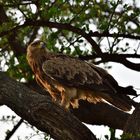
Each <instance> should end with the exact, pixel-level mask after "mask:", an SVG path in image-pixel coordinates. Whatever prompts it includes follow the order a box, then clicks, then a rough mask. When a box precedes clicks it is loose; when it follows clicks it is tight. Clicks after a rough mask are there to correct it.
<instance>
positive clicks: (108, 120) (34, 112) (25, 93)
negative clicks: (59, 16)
mask: <svg viewBox="0 0 140 140" xmlns="http://www.w3.org/2000/svg"><path fill="white" fill-rule="evenodd" d="M35 90H36V91H37V92H36V91H35ZM40 93H41V94H40ZM0 104H5V105H7V106H8V107H9V108H11V109H12V110H13V111H14V112H15V113H16V114H18V115H19V116H21V117H22V118H23V119H25V120H26V121H28V122H29V123H30V124H31V125H33V126H36V127H37V128H38V129H39V130H41V131H44V132H46V133H49V134H50V135H51V137H53V138H54V139H57V140H59V139H60V140H63V139H64V140H65V139H70V140H75V139H76V140H85V139H86V140H95V139H96V138H95V136H94V135H93V134H92V133H91V131H90V130H89V129H88V128H87V127H86V126H85V125H83V124H82V123H81V121H82V122H85V123H88V124H93V125H95V124H98V125H108V126H110V127H112V128H115V129H123V127H124V125H125V123H126V121H127V119H128V117H129V116H130V115H129V114H128V113H125V112H122V111H120V110H118V109H116V108H114V107H112V106H110V105H108V104H105V103H99V104H96V105H94V104H90V103H87V102H85V101H82V102H80V107H79V108H78V109H70V111H71V112H72V113H73V114H74V115H75V116H76V117H77V118H78V119H77V118H76V117H75V116H74V115H72V113H70V112H69V111H66V110H64V109H63V108H62V107H60V106H59V105H57V104H56V103H54V102H52V100H51V98H50V97H49V96H48V94H46V92H45V91H44V90H43V91H41V90H40V88H38V90H37V88H36V85H34V88H31V87H30V86H29V88H28V87H27V86H25V85H24V84H22V83H19V82H17V81H15V80H13V79H11V78H9V77H8V76H6V74H4V73H2V72H0ZM79 120H80V121H79Z"/></svg>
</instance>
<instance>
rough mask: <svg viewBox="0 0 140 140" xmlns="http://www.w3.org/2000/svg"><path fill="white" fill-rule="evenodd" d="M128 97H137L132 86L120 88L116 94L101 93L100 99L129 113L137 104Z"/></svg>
mask: <svg viewBox="0 0 140 140" xmlns="http://www.w3.org/2000/svg"><path fill="white" fill-rule="evenodd" d="M128 95H133V96H137V94H136V91H135V90H134V89H133V87H132V86H128V87H125V88H123V87H120V88H119V90H117V93H114V94H113V93H112V94H108V93H103V94H102V97H103V98H104V99H105V100H106V101H107V102H109V103H111V104H112V105H114V106H115V107H117V108H119V109H121V110H123V111H130V110H131V109H132V106H134V107H136V106H137V104H138V103H136V102H135V101H133V100H132V99H131V98H130V97H129V96H128Z"/></svg>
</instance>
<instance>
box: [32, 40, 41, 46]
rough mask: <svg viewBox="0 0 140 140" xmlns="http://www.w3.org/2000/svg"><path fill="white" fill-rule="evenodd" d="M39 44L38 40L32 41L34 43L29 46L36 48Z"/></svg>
mask: <svg viewBox="0 0 140 140" xmlns="http://www.w3.org/2000/svg"><path fill="white" fill-rule="evenodd" d="M39 43H40V41H39V40H37V41H34V42H33V43H32V44H31V46H33V47H36V46H37V45H38V44H39Z"/></svg>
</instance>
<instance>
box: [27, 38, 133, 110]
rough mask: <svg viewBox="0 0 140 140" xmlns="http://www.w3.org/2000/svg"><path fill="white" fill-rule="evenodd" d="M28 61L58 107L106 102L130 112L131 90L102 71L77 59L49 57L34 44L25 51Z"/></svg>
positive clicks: (60, 55) (48, 53) (59, 55)
mask: <svg viewBox="0 0 140 140" xmlns="http://www.w3.org/2000/svg"><path fill="white" fill-rule="evenodd" d="M27 60H28V63H29V65H30V66H31V68H32V70H33V72H34V74H35V78H36V80H37V82H38V83H39V84H40V85H41V86H43V87H44V88H45V89H46V90H47V91H48V92H49V93H50V95H51V96H52V98H53V100H61V105H62V106H64V107H65V108H69V106H70V104H71V105H72V107H73V108H77V107H78V105H79V104H78V101H79V100H80V99H82V100H87V101H89V102H91V103H96V102H104V101H107V102H109V103H111V104H112V105H114V106H116V107H118V108H119V109H121V110H124V111H129V110H130V109H131V106H132V104H133V103H134V102H133V100H131V99H130V98H129V96H127V94H128V95H134V96H135V95H136V91H135V90H133V87H131V86H128V87H120V86H119V85H118V83H117V82H116V80H115V79H114V78H113V77H112V76H111V75H109V74H108V73H107V71H105V70H104V69H102V68H99V67H97V66H95V65H93V64H91V63H88V62H85V61H82V60H79V59H78V58H74V57H70V56H66V55H63V54H56V53H52V52H50V51H49V50H47V48H46V47H45V44H44V42H42V41H40V40H37V41H34V42H32V43H31V44H30V45H29V46H28V48H27Z"/></svg>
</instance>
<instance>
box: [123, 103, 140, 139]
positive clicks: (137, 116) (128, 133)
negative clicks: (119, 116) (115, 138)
mask: <svg viewBox="0 0 140 140" xmlns="http://www.w3.org/2000/svg"><path fill="white" fill-rule="evenodd" d="M123 137H124V138H127V139H128V140H140V105H138V106H137V107H136V109H135V110H134V112H133V114H132V115H131V116H130V117H129V118H128V120H127V122H126V125H125V126H124V133H123Z"/></svg>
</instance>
